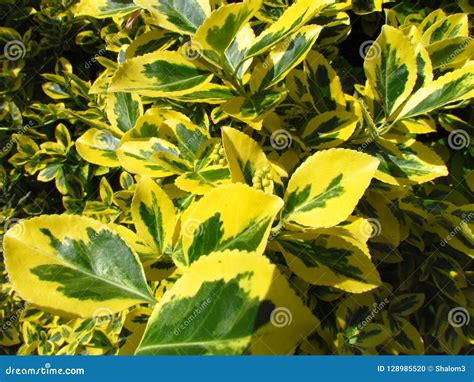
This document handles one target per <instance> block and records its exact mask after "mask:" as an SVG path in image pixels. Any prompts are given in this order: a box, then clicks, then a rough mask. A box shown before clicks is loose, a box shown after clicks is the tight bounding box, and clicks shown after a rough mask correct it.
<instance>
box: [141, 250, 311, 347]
mask: <svg viewBox="0 0 474 382" xmlns="http://www.w3.org/2000/svg"><path fill="white" fill-rule="evenodd" d="M275 323H276V324H275ZM318 323H319V322H318V320H317V319H316V318H315V317H314V316H313V315H312V314H311V312H310V310H309V309H308V308H306V307H305V306H304V305H303V304H302V302H301V300H300V299H299V298H298V297H297V296H296V294H295V293H294V292H293V290H292V289H291V287H290V285H289V284H288V282H287V281H286V279H285V278H284V277H281V276H280V274H279V272H278V270H277V267H276V266H275V265H273V264H271V263H270V262H269V261H268V260H267V259H266V258H265V257H263V256H261V255H257V254H255V253H247V252H239V251H224V252H217V253H214V254H212V255H209V256H206V257H203V258H201V259H199V260H198V261H196V262H195V263H193V264H192V265H191V267H190V268H189V269H188V270H187V272H186V273H185V274H184V275H183V277H182V278H181V279H179V280H178V281H177V282H176V284H175V285H174V287H173V288H172V289H171V290H170V291H169V292H167V293H166V294H165V295H164V296H163V298H162V299H161V300H160V302H159V304H158V305H157V306H156V307H155V310H154V311H153V314H152V316H151V317H150V320H149V323H148V326H147V328H146V331H145V334H144V336H143V339H142V341H141V343H140V345H139V347H138V349H137V351H136V354H137V355H163V354H173V355H184V354H187V355H205V354H234V355H237V354H290V353H292V352H294V350H295V347H296V346H297V344H298V343H299V342H300V341H301V339H302V338H305V337H306V336H308V335H309V334H310V333H311V331H313V330H314V329H315V327H316V326H317V325H318Z"/></svg>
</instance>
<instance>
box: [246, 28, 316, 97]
mask: <svg viewBox="0 0 474 382" xmlns="http://www.w3.org/2000/svg"><path fill="white" fill-rule="evenodd" d="M321 30H322V27H320V26H319V25H308V26H305V27H303V28H301V29H300V30H299V31H298V32H296V33H294V34H292V35H291V36H288V38H287V39H285V40H284V41H282V42H280V43H279V44H277V45H276V46H275V47H274V48H273V50H272V51H271V53H270V55H269V56H268V57H267V58H266V59H265V60H264V61H263V62H262V63H261V64H260V65H258V66H257V67H256V68H255V70H254V71H253V73H252V77H251V78H250V87H251V89H252V90H253V91H254V92H256V91H258V90H265V89H268V88H270V87H272V86H274V85H275V84H277V83H278V82H280V81H281V80H283V79H284V78H285V77H286V75H287V74H288V73H289V72H290V70H291V69H293V68H294V67H295V66H297V65H298V64H299V63H300V62H302V61H303V60H304V59H305V57H306V54H308V52H309V50H310V49H311V47H312V46H313V44H314V42H315V41H316V39H317V38H318V36H319V33H320V32H321Z"/></svg>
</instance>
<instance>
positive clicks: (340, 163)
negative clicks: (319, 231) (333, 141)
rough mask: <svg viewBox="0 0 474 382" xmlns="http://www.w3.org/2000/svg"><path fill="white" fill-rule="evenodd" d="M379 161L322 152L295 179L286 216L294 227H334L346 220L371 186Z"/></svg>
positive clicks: (287, 197)
mask: <svg viewBox="0 0 474 382" xmlns="http://www.w3.org/2000/svg"><path fill="white" fill-rule="evenodd" d="M378 165H379V161H378V160H377V159H376V158H374V157H372V156H370V155H367V154H364V153H360V152H357V151H353V150H346V149H330V150H324V151H319V152H317V153H316V154H314V155H312V156H311V157H310V158H308V159H307V160H306V161H305V162H304V163H303V164H302V165H301V166H300V167H299V168H298V169H297V170H296V171H295V172H294V174H293V176H292V177H291V179H290V181H289V183H288V187H287V190H286V194H285V208H284V211H283V217H284V221H285V224H286V225H287V226H290V227H295V226H296V227H298V226H299V227H311V228H324V227H332V226H335V225H336V224H338V223H340V222H342V221H343V220H345V219H346V218H347V217H348V216H349V215H350V214H351V212H352V211H353V210H354V208H355V206H356V205H357V202H358V201H359V199H360V198H361V197H362V195H363V194H364V192H365V190H366V188H367V187H368V186H369V183H370V181H371V180H372V177H373V176H374V174H375V171H376V170H377V167H378Z"/></svg>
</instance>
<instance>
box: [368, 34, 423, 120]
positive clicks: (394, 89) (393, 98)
mask: <svg viewBox="0 0 474 382" xmlns="http://www.w3.org/2000/svg"><path fill="white" fill-rule="evenodd" d="M364 70H365V74H366V76H367V79H368V82H369V84H370V86H371V87H372V88H373V89H374V93H375V94H376V95H377V97H378V98H379V99H380V101H381V102H382V104H383V106H384V110H385V115H386V116H387V117H390V116H391V115H392V114H393V113H394V112H395V111H396V110H397V109H398V107H400V105H401V104H402V103H403V102H404V101H405V100H406V99H407V98H408V96H409V95H410V94H411V92H412V90H413V88H414V86H415V83H416V79H417V66H416V55H415V49H414V47H413V46H412V45H411V44H410V41H409V40H408V38H407V36H405V34H404V33H403V32H401V31H399V30H397V29H395V28H393V27H390V26H388V25H384V26H383V28H382V32H381V34H380V35H379V37H378V38H377V40H376V41H375V42H374V44H373V45H372V46H371V47H370V50H369V53H368V54H367V56H366V58H365V62H364Z"/></svg>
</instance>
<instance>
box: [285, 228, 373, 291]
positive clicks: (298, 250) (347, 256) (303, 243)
mask: <svg viewBox="0 0 474 382" xmlns="http://www.w3.org/2000/svg"><path fill="white" fill-rule="evenodd" d="M278 245H279V247H280V248H281V251H282V253H283V256H284V257H285V260H286V263H287V264H288V266H289V267H290V269H291V270H292V271H293V272H295V273H296V274H297V275H298V276H299V277H301V278H302V279H303V280H305V281H307V282H309V283H311V284H315V285H325V286H331V287H334V288H338V289H342V290H344V291H347V292H351V293H362V292H365V291H368V290H371V289H374V288H376V287H378V286H379V285H380V284H381V281H380V276H379V274H378V272H377V270H376V269H375V266H374V265H373V264H372V262H371V260H370V257H369V256H367V254H366V253H365V251H364V250H362V249H361V244H360V243H359V244H357V242H356V241H355V240H351V239H350V238H348V237H342V236H340V237H338V236H327V235H324V234H320V233H319V232H301V233H295V234H291V235H285V236H283V237H281V238H278Z"/></svg>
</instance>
